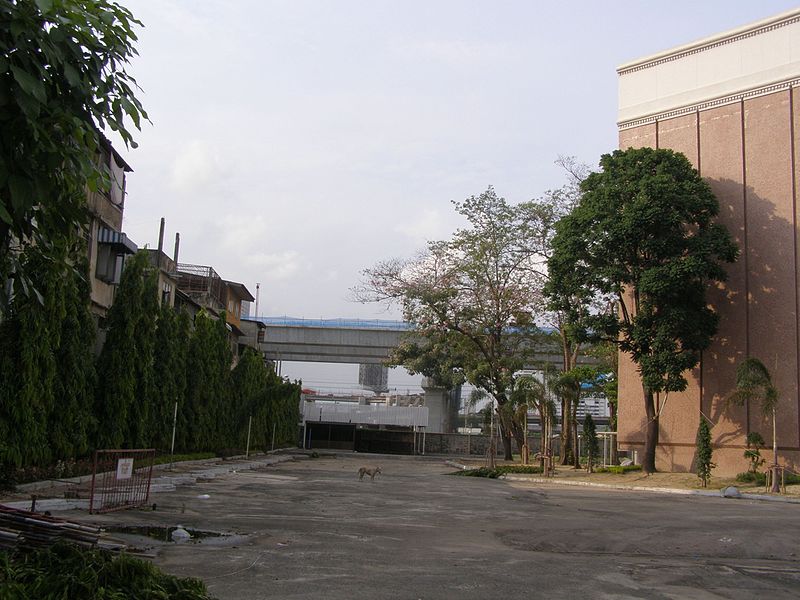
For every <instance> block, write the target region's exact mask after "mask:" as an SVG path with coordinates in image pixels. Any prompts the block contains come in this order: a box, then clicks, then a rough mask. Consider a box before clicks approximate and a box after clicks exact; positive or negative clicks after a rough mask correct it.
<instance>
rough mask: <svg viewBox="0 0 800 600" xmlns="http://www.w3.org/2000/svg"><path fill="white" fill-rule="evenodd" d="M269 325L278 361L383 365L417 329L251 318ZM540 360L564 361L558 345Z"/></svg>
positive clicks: (270, 351)
mask: <svg viewBox="0 0 800 600" xmlns="http://www.w3.org/2000/svg"><path fill="white" fill-rule="evenodd" d="M249 320H251V321H260V322H262V323H264V325H266V332H265V335H264V340H263V342H260V344H259V347H260V349H261V351H262V352H263V353H264V355H265V357H266V358H268V359H270V360H274V361H283V360H285V361H299V362H328V363H348V364H383V363H385V362H386V360H387V359H388V358H389V353H390V352H391V350H392V349H393V348H396V347H397V346H398V345H399V344H400V341H401V339H402V336H403V334H405V333H408V332H411V331H413V329H414V328H413V325H411V324H410V323H406V322H404V321H388V320H359V319H294V318H290V317H259V318H257V319H256V318H250V319H249ZM534 360H535V361H536V362H541V361H547V362H551V363H553V364H557V365H560V364H561V353H560V350H559V348H558V347H557V346H556V345H552V346H550V347H544V348H542V351H541V352H540V353H539V354H537V355H536V357H535V359H534Z"/></svg>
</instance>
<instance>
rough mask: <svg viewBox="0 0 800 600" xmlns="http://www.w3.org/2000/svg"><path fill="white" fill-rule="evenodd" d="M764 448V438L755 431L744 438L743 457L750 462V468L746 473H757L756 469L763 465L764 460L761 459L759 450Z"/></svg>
mask: <svg viewBox="0 0 800 600" xmlns="http://www.w3.org/2000/svg"><path fill="white" fill-rule="evenodd" d="M763 447H764V438H763V437H762V435H761V434H760V433H758V432H757V431H751V432H750V433H748V434H747V437H746V438H745V451H744V457H745V458H746V459H747V460H749V461H750V466H749V467H748V469H747V471H748V472H749V473H754V474H755V473H758V469H759V468H760V467H761V465H763V464H764V459H763V458H761V448H763Z"/></svg>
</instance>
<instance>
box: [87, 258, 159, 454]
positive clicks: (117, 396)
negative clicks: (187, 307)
mask: <svg viewBox="0 0 800 600" xmlns="http://www.w3.org/2000/svg"><path fill="white" fill-rule="evenodd" d="M157 315H158V282H157V274H156V271H155V269H154V268H153V267H152V266H151V265H150V261H149V259H148V256H147V253H146V252H138V253H136V254H135V255H134V256H132V257H131V258H129V259H128V260H127V261H126V263H125V269H124V270H123V272H122V278H121V280H120V284H119V288H118V289H117V293H116V296H115V299H114V304H113V305H112V306H111V309H110V310H109V312H108V333H107V335H106V341H105V344H104V345H103V349H102V351H101V353H100V357H99V358H98V362H97V364H98V368H97V372H98V387H97V395H96V408H95V414H96V415H97V417H98V420H99V423H98V425H99V427H98V444H99V445H101V446H105V447H107V448H122V447H136V446H139V447H141V446H143V445H149V444H150V443H152V442H151V440H150V436H151V431H150V424H151V420H150V419H151V416H152V415H151V410H150V406H151V404H152V401H153V382H152V376H153V361H154V347H155V323H156V319H157ZM153 441H155V440H153Z"/></svg>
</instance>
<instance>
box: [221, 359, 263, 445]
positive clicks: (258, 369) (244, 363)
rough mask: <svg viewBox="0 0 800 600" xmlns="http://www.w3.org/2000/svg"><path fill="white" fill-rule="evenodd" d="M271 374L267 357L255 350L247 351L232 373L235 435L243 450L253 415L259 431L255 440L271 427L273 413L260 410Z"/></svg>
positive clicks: (255, 434) (232, 407) (255, 433)
mask: <svg viewBox="0 0 800 600" xmlns="http://www.w3.org/2000/svg"><path fill="white" fill-rule="evenodd" d="M269 376H270V372H269V370H268V369H267V366H266V365H265V364H264V358H263V357H262V356H261V355H260V354H259V353H258V352H256V351H255V350H253V349H252V348H246V349H245V351H244V352H243V353H242V355H241V356H240V357H239V362H238V363H237V364H236V367H235V368H234V369H233V371H232V372H231V384H232V390H231V410H232V412H233V413H234V415H235V426H234V433H235V434H236V435H237V438H236V439H238V440H239V443H240V445H241V447H242V448H244V447H245V443H246V441H247V426H248V422H249V420H250V418H251V417H252V416H253V414H254V413H255V414H258V415H259V416H260V417H261V418H260V419H258V418H257V419H255V423H254V424H255V428H256V431H255V432H252V433H253V434H254V435H253V439H259V438H263V437H264V435H265V433H266V429H267V428H268V421H269V414H268V413H265V412H262V411H259V408H260V406H259V404H261V403H262V402H263V396H264V393H265V392H266V389H267V387H268V386H269V384H270V377H269Z"/></svg>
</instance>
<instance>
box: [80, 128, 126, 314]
mask: <svg viewBox="0 0 800 600" xmlns="http://www.w3.org/2000/svg"><path fill="white" fill-rule="evenodd" d="M98 161H99V163H100V166H101V168H102V169H103V170H104V171H105V173H106V175H107V176H108V178H109V180H110V181H111V185H110V187H109V189H108V190H105V191H97V192H92V191H90V192H88V194H87V205H88V208H89V214H90V222H89V227H88V229H87V230H86V240H87V246H88V252H89V276H90V283H91V299H92V305H91V311H92V314H93V315H94V317H95V320H96V324H97V326H98V328H99V329H103V328H104V326H105V318H106V315H107V314H108V309H109V308H111V305H112V304H113V303H114V294H115V292H116V286H117V285H118V284H119V281H120V277H121V275H122V268H123V266H124V264H125V258H126V257H127V256H130V255H131V254H134V253H135V252H136V251H137V250H138V247H137V246H136V244H134V243H133V242H132V241H131V240H130V239H128V236H127V235H125V234H124V233H122V215H123V211H124V209H125V189H126V173H130V172H132V169H131V168H130V166H128V164H127V163H126V162H125V161H124V160H123V159H122V157H121V156H120V155H119V154H118V153H117V151H116V150H114V148H113V147H112V146H111V144H110V143H109V142H108V141H105V140H104V141H103V142H102V143H101V146H100V155H99V157H98Z"/></svg>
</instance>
